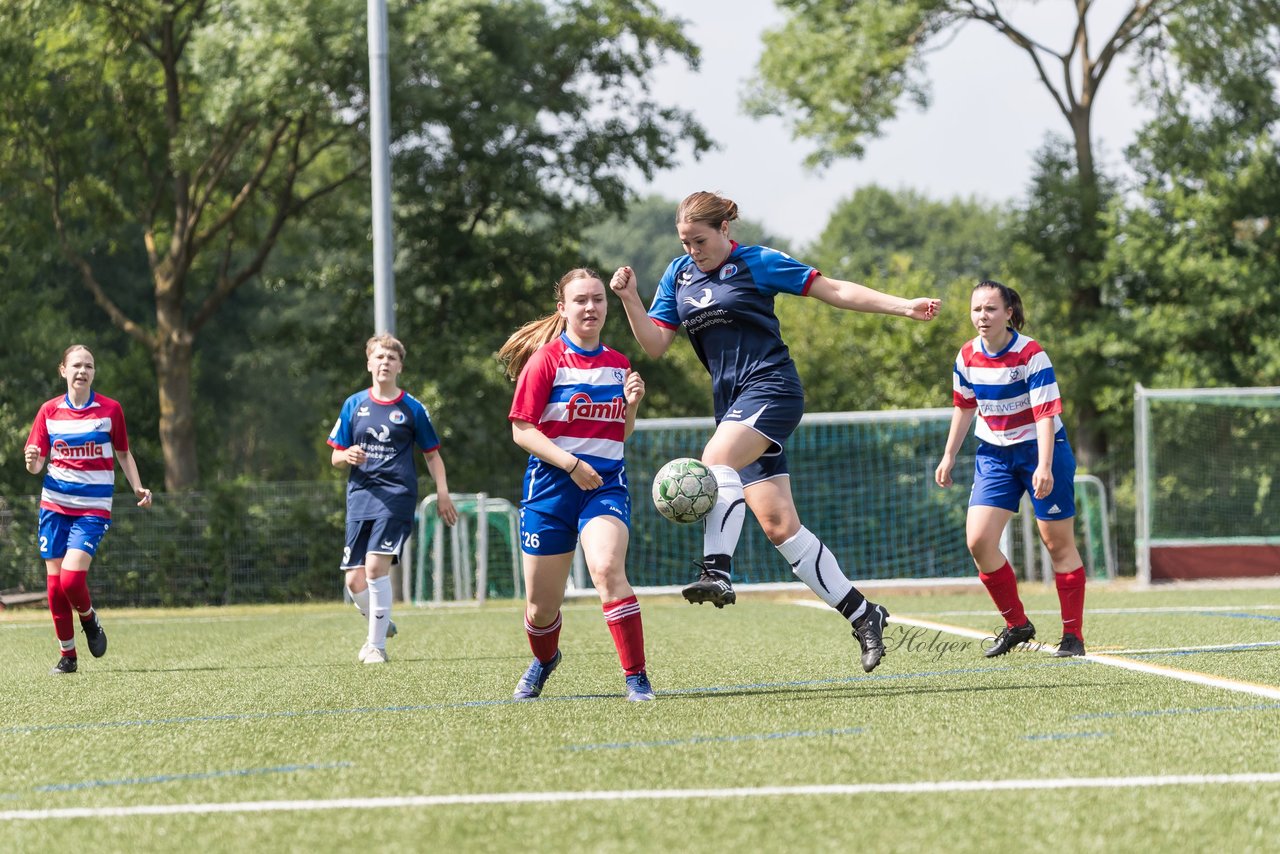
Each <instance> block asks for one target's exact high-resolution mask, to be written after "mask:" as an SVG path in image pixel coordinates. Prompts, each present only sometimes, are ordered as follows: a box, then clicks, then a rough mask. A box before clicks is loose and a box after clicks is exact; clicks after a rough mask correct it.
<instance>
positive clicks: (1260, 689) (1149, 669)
mask: <svg viewBox="0 0 1280 854" xmlns="http://www.w3.org/2000/svg"><path fill="white" fill-rule="evenodd" d="M796 604H797V605H805V606H808V607H814V608H827V607H828V606H827V604H826V603H825V602H811V601H804V602H797V603H796ZM889 622H891V623H901V624H902V625H905V626H918V627H919V628H922V629H933V630H935V631H939V632H945V633H946V634H952V635H959V636H960V637H963V638H973V639H974V640H986V639H988V638H990V637H991V633H990V632H980V631H977V630H976V629H966V628H964V627H963V626H952V625H948V624H947V623H935V622H933V621H932V620H918V619H915V618H913V617H900V616H898V615H896V614H895V615H893V616H891V617H890V618H889ZM1041 651H1042V652H1048V653H1052V652H1054V649H1053V648H1052V647H1050V646H1048V645H1045V646H1042V647H1041ZM1080 658H1081V660H1083V661H1092V662H1093V663H1094V664H1105V665H1107V666H1108V667H1119V668H1120V669H1121V670H1133V671H1135V672H1138V673H1149V674H1152V675H1154V676H1164V677H1167V678H1169V679H1179V680H1181V681H1183V682H1192V683H1195V684H1196V685H1208V686H1209V687H1210V688H1222V689H1224V690H1227V691H1236V692H1238V693H1241V694H1253V695H1255V696H1258V697H1266V698H1268V699H1271V700H1280V688H1277V687H1275V686H1274V685H1258V684H1255V683H1253V682H1241V681H1240V680H1238V679H1227V678H1226V677H1224V676H1212V675H1210V674H1208V673H1197V672H1196V671H1194V670H1179V669H1178V668H1176V667H1164V666H1162V665H1159V664H1148V663H1147V662H1145V661H1133V660H1132V659H1128V658H1120V657H1118V656H1114V655H1100V654H1098V653H1090V654H1089V655H1085V656H1081V657H1080Z"/></svg>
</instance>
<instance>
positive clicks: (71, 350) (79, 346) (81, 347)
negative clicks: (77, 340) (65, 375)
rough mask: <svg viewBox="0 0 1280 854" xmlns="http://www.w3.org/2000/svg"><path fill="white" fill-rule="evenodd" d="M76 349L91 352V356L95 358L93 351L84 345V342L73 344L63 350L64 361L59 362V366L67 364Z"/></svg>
mask: <svg viewBox="0 0 1280 854" xmlns="http://www.w3.org/2000/svg"><path fill="white" fill-rule="evenodd" d="M76 350H83V351H85V352H86V353H88V354H89V358H91V359H92V358H93V351H92V350H90V349H89V348H88V347H86V346H84V345H83V344H72V345H71V346H70V347H68V348H67V349H65V350H63V351H62V361H61V362H59V363H58V367H60V368H61V367H63V366H65V365H66V364H67V357H68V356H70V355H71V354H72V353H74V352H75V351H76Z"/></svg>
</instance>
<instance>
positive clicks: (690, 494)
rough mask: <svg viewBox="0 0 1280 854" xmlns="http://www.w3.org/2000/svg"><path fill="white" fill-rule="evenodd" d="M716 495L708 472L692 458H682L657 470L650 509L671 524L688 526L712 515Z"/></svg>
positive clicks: (713, 481) (714, 479) (716, 488)
mask: <svg viewBox="0 0 1280 854" xmlns="http://www.w3.org/2000/svg"><path fill="white" fill-rule="evenodd" d="M718 491H719V488H718V487H717V486H716V476H715V475H714V474H712V473H711V469H709V468H707V467H706V466H705V465H703V464H702V463H701V462H699V461H698V460H695V459H692V458H691V457H681V458H680V459H678V460H672V461H671V462H669V463H667V464H666V465H665V466H663V467H662V468H660V469H658V474H657V476H655V477H654V479H653V505H654V506H655V507H657V508H658V512H659V513H661V514H662V515H663V516H665V517H666V518H668V519H670V520H671V521H672V522H679V523H680V524H681V525H689V524H692V523H694V522H698V521H701V519H702V518H703V517H704V516H706V515H707V514H708V513H710V512H711V508H712V507H714V506H715V503H716V493H717V492H718Z"/></svg>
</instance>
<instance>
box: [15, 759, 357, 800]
mask: <svg viewBox="0 0 1280 854" xmlns="http://www.w3.org/2000/svg"><path fill="white" fill-rule="evenodd" d="M350 767H352V763H350V762H324V763H311V764H308V765H276V766H274V767H272V768H233V769H230V770H227V771H197V772H192V773H190V774H155V775H153V776H150V777H127V778H125V779H123V780H84V781H82V782H79V783H53V784H50V785H47V786H34V787H32V789H31V791H33V792H78V791H82V790H84V789H101V788H105V787H107V786H141V785H147V784H150V783H174V782H177V781H179V780H213V779H216V778H218V777H256V776H259V775H262V774H290V773H293V772H295V771H327V770H330V769H332V768H350ZM21 797H22V795H20V794H16V793H10V794H7V795H0V800H6V801H12V800H16V799H18V798H21Z"/></svg>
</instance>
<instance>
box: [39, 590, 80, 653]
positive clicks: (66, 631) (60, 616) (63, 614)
mask: <svg viewBox="0 0 1280 854" xmlns="http://www.w3.org/2000/svg"><path fill="white" fill-rule="evenodd" d="M63 577H64V576H62V575H50V576H47V578H48V584H49V586H48V590H49V613H50V614H52V615H53V633H54V634H55V635H57V636H58V642H59V643H60V644H62V654H63V655H72V656H74V655H75V654H76V647H75V637H76V627H75V624H74V623H73V622H72V620H71V603H70V602H68V601H67V597H66V595H65V594H64V593H63V592H62V579H63ZM80 577H81V578H82V579H83V577H84V573H83V572H82V573H80ZM68 644H69V645H70V648H69V651H68Z"/></svg>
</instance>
